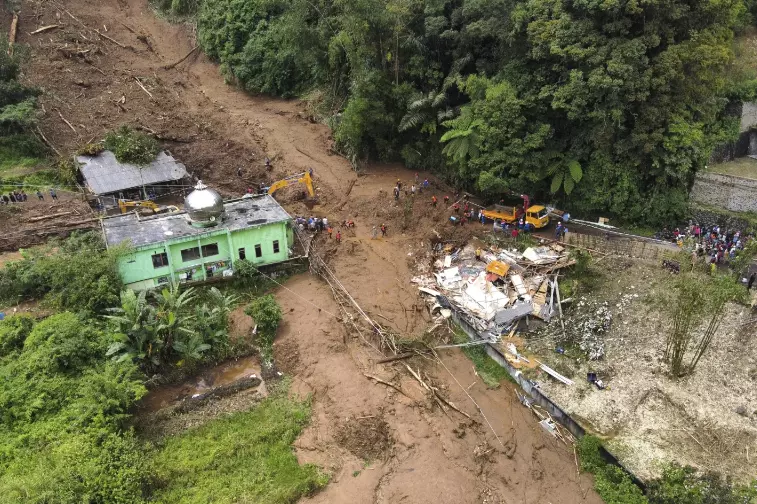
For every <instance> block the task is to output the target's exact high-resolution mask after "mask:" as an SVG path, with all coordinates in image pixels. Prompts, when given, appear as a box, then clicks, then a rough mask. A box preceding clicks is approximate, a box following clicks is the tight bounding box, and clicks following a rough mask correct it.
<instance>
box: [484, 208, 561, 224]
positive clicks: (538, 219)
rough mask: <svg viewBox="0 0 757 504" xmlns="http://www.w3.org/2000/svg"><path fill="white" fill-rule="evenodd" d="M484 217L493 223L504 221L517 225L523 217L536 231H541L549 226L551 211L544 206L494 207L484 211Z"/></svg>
mask: <svg viewBox="0 0 757 504" xmlns="http://www.w3.org/2000/svg"><path fill="white" fill-rule="evenodd" d="M482 213H483V214H484V217H485V218H487V219H489V220H493V221H504V222H506V223H508V224H516V223H517V222H518V220H519V219H520V218H521V217H524V218H525V222H527V223H529V224H531V225H532V226H533V227H534V228H535V229H541V228H543V227H546V226H547V225H548V224H549V211H548V210H547V209H546V208H545V207H543V206H542V205H534V206H526V210H525V211H524V210H523V207H521V206H518V207H510V206H503V205H494V208H493V209H491V210H482Z"/></svg>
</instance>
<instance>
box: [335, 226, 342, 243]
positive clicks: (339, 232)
mask: <svg viewBox="0 0 757 504" xmlns="http://www.w3.org/2000/svg"><path fill="white" fill-rule="evenodd" d="M341 241H342V232H341V231H339V230H338V229H337V230H336V242H337V243H340V242H341Z"/></svg>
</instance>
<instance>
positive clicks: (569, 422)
mask: <svg viewBox="0 0 757 504" xmlns="http://www.w3.org/2000/svg"><path fill="white" fill-rule="evenodd" d="M443 304H445V305H448V303H443ZM449 307H450V308H451V309H452V320H453V321H454V322H455V323H456V324H457V325H458V326H459V327H460V328H461V329H462V330H463V331H465V334H467V335H468V337H469V338H470V339H471V340H473V341H477V340H480V339H481V335H480V334H479V333H478V331H477V330H476V328H475V327H473V326H472V325H471V324H470V323H468V321H466V320H465V315H463V314H462V313H460V312H459V311H458V310H456V309H455V307H454V306H451V305H449ZM483 346H484V350H486V353H487V355H489V357H491V358H492V359H494V361H495V362H497V364H499V365H500V366H502V367H503V368H505V369H506V370H507V372H508V373H509V374H510V376H512V377H513V379H514V380H515V381H516V382H517V383H518V385H519V386H520V387H521V388H522V389H523V391H524V392H525V393H526V394H528V395H529V396H530V397H531V399H533V401H534V403H535V404H538V405H539V406H541V407H542V408H544V409H545V410H546V411H548V412H549V414H550V415H552V418H554V419H555V420H556V421H558V422H560V424H562V425H563V426H564V427H565V428H566V429H568V430H569V431H570V433H571V434H573V435H574V436H575V437H576V439H578V438H581V437H583V436H584V434H586V430H585V429H584V428H583V427H581V425H579V423H578V422H576V421H575V420H573V417H571V416H570V415H569V414H567V413H566V412H565V411H563V409H562V408H560V407H559V406H558V405H557V404H556V403H554V402H553V401H552V399H550V398H549V397H547V396H546V395H545V394H544V392H542V391H541V390H540V389H539V388H537V387H536V386H535V385H534V384H533V383H531V381H530V380H529V379H527V378H526V377H525V376H523V373H521V372H520V370H519V369H516V368H514V367H513V366H512V365H511V364H510V363H509V362H508V361H507V359H505V356H504V355H503V354H502V352H501V351H500V350H499V349H498V348H496V347H495V346H494V345H490V344H488V343H487V344H485V345H483ZM601 454H602V456H603V457H604V458H605V460H606V461H607V462H609V463H611V464H615V465H617V466H618V467H620V468H622V469H623V470H624V471H625V472H626V473H628V475H629V476H630V477H631V479H632V480H633V482H634V483H635V484H636V485H638V486H639V487H640V488H641V489H642V490H644V489H645V484H644V482H643V481H641V480H640V479H639V478H638V477H637V476H636V475H635V474H634V473H632V472H631V471H630V470H628V468H627V467H625V466H624V465H623V464H622V463H621V462H620V460H619V459H618V457H617V456H615V454H614V453H612V452H611V451H609V450H607V448H606V447H604V446H602V448H601Z"/></svg>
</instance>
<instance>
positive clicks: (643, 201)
mask: <svg viewBox="0 0 757 504" xmlns="http://www.w3.org/2000/svg"><path fill="white" fill-rule="evenodd" d="M160 4H161V6H162V7H163V8H164V9H167V10H170V11H173V12H174V13H175V14H183V15H196V21H197V29H198V37H199V42H200V45H201V47H202V48H203V49H204V50H205V51H206V52H207V54H208V55H210V56H211V57H212V58H213V59H215V60H217V61H218V62H219V63H220V65H221V71H222V72H223V74H224V75H225V76H226V77H227V78H228V79H229V80H230V81H233V82H235V83H237V84H238V85H239V86H241V87H243V88H244V89H246V90H248V91H250V92H253V93H269V94H272V95H277V96H283V97H292V96H302V97H305V98H306V99H307V100H308V101H309V102H310V103H311V104H312V105H313V106H314V107H315V108H316V109H317V110H319V111H320V113H321V115H322V116H323V117H324V118H325V119H326V120H328V121H329V122H330V124H331V125H332V127H333V128H334V132H335V133H334V136H335V139H336V141H337V146H338V148H339V149H341V151H342V152H343V153H344V154H346V155H347V156H349V157H350V158H351V159H352V160H353V161H354V162H359V161H361V160H364V159H366V158H367V157H371V158H373V159H381V160H402V161H404V162H405V163H406V164H407V166H409V167H410V168H414V169H415V168H418V169H420V168H426V169H431V170H434V171H435V172H437V173H439V174H441V175H443V176H444V177H445V178H447V179H448V180H449V181H450V182H453V183H455V184H456V185H458V186H459V187H465V188H467V189H472V190H476V191H480V192H482V193H484V194H485V195H489V196H492V197H495V196H499V195H501V194H502V193H503V192H506V191H515V192H518V193H520V192H527V193H530V194H534V195H536V196H537V197H538V198H540V199H544V200H548V199H552V200H555V201H556V202H559V203H561V204H566V205H567V206H568V207H570V208H571V209H573V210H575V211H578V212H580V213H582V214H583V213H594V212H603V213H612V214H614V215H616V216H620V217H622V218H623V219H624V220H627V221H642V220H644V221H646V222H648V223H660V222H662V221H666V220H668V219H670V218H678V217H681V216H682V215H683V214H684V212H685V209H686V201H687V193H688V187H689V185H690V184H691V182H692V180H693V176H694V174H695V173H696V172H697V171H698V170H700V169H702V168H703V167H704V165H705V163H706V162H707V160H708V157H709V155H710V152H711V150H712V148H713V146H714V145H716V144H718V143H721V142H723V141H725V140H730V139H734V138H735V135H736V134H737V132H738V128H737V126H738V123H737V119H736V118H734V117H730V116H728V115H727V114H726V113H725V111H726V110H727V106H728V105H729V104H731V103H737V102H738V101H739V100H742V99H751V98H752V97H753V96H754V89H755V86H754V80H753V79H752V78H753V75H752V73H751V72H747V71H745V70H743V69H741V68H739V67H738V66H737V65H736V64H735V62H734V57H733V39H734V31H738V30H740V29H743V28H744V27H745V26H746V25H748V24H750V23H751V14H750V10H751V9H752V6H751V3H750V9H747V6H746V5H745V3H744V1H743V0H685V1H684V0H650V1H647V2H637V1H635V0H614V1H609V2H598V1H571V0H162V1H161V2H160Z"/></svg>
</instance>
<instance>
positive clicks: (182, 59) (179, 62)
mask: <svg viewBox="0 0 757 504" xmlns="http://www.w3.org/2000/svg"><path fill="white" fill-rule="evenodd" d="M199 47H200V46H194V47H193V48H192V50H191V51H189V52H188V53H187V54H185V55H184V56H183V57H182V58H181V59H179V61H176V62H175V63H171V64H170V65H164V66H163V70H171V69H172V68H174V67H175V66H177V65H179V64H181V63H182V62H183V61H184V60H185V59H187V58H189V57H190V56H191V55H192V54H193V53H194V52H195V51H196V50H197V49H199Z"/></svg>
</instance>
